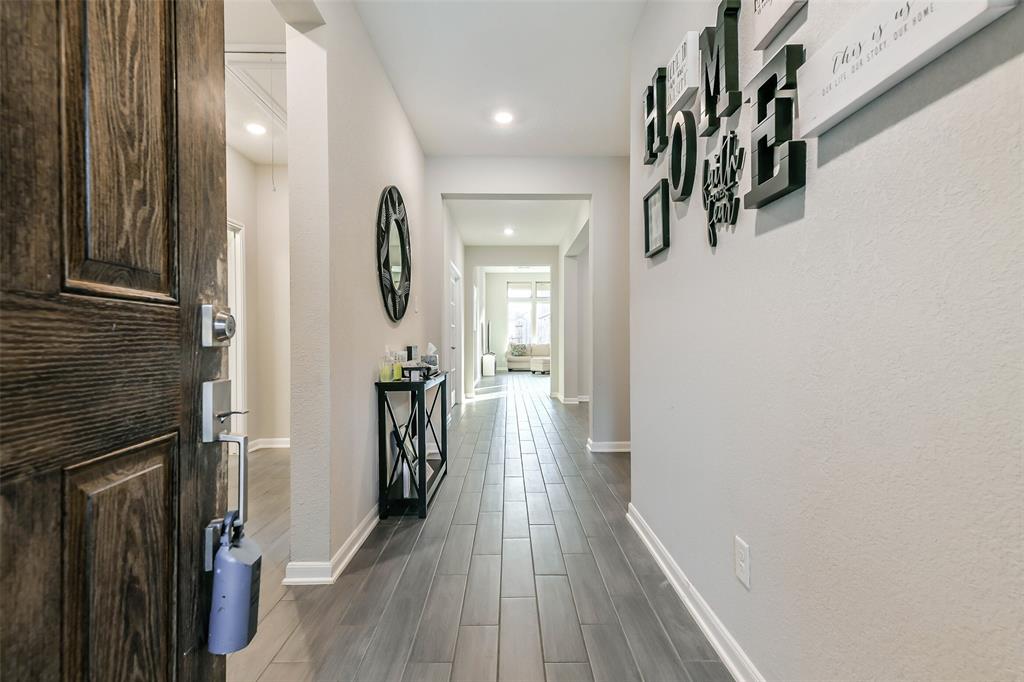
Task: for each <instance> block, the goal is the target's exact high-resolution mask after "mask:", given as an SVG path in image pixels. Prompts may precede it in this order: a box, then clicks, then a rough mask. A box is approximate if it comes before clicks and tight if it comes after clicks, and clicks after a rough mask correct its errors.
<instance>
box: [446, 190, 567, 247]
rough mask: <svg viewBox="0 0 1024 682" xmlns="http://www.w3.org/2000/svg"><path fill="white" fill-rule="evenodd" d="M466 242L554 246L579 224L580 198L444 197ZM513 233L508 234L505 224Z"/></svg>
mask: <svg viewBox="0 0 1024 682" xmlns="http://www.w3.org/2000/svg"><path fill="white" fill-rule="evenodd" d="M445 203H446V205H447V206H448V210H449V216H450V217H451V220H452V222H453V223H454V224H455V227H456V229H458V231H459V234H461V235H462V241H463V243H464V244H466V246H557V245H558V244H560V243H561V242H562V240H563V239H565V237H566V236H567V235H568V234H569V231H570V230H575V229H576V228H578V227H579V226H580V218H581V216H585V215H586V214H585V211H586V210H587V202H586V201H585V200H582V199H446V200H445ZM507 226H511V227H512V228H513V230H514V231H515V234H514V235H512V236H511V237H507V236H505V234H504V230H505V227H507Z"/></svg>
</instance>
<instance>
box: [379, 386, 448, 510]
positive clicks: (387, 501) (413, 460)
mask: <svg viewBox="0 0 1024 682" xmlns="http://www.w3.org/2000/svg"><path fill="white" fill-rule="evenodd" d="M376 386H377V460H378V475H379V478H378V480H379V485H380V494H379V498H378V506H379V508H378V511H379V514H380V518H382V519H386V518H387V517H388V515H389V514H390V513H391V512H392V511H399V510H401V511H405V510H406V509H408V508H410V507H412V508H415V509H416V510H417V511H418V513H419V517H420V518H421V519H422V518H426V516H427V504H428V503H429V502H430V500H431V499H433V497H434V495H435V494H436V493H437V489H438V487H440V485H441V481H442V480H443V479H444V477H445V476H447V475H448V399H447V396H446V393H447V390H448V373H447V372H441V373H440V374H437V375H435V376H432V377H430V378H429V379H425V380H421V381H411V380H409V379H396V380H394V381H378V382H377V383H376ZM431 389H436V390H435V391H434V397H433V400H432V401H431V404H430V409H427V392H428V391H430V390H431ZM395 392H403V393H408V394H409V396H410V399H411V403H410V405H409V418H408V419H407V420H405V422H404V423H402V424H400V423H399V421H398V418H397V417H395V410H394V408H393V407H392V405H391V400H390V398H389V397H388V396H389V394H390V393H395ZM438 402H440V404H441V415H440V416H441V419H440V424H439V427H440V431H441V434H440V437H438V431H437V429H436V428H435V426H434V424H435V422H434V419H433V417H434V409H435V408H436V407H437V405H438ZM389 421H390V423H391V429H390V434H389V432H388V428H387V426H388V422H389ZM428 430H429V431H430V432H431V433H432V434H433V435H434V441H435V442H436V443H437V446H438V448H439V449H440V452H439V453H437V455H436V456H434V457H431V458H430V459H429V460H428V455H427V431H428ZM403 465H405V466H408V468H409V473H410V477H411V478H412V487H411V488H412V489H411V490H410V496H409V497H406V496H405V494H404V492H403V479H402V471H403ZM428 465H429V467H430V469H431V471H430V472H429V473H428V471H427V468H428ZM412 495H414V497H413V496H412Z"/></svg>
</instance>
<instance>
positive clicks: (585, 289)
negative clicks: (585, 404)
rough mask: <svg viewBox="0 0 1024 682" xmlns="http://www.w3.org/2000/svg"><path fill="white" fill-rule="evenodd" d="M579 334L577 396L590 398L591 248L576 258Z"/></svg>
mask: <svg viewBox="0 0 1024 682" xmlns="http://www.w3.org/2000/svg"><path fill="white" fill-rule="evenodd" d="M576 274H577V284H576V286H577V290H576V293H577V296H578V299H577V305H578V306H579V307H578V311H579V312H578V315H579V317H578V319H577V321H578V324H579V326H578V334H577V337H576V342H577V346H576V366H577V370H578V372H579V374H577V376H576V395H577V396H586V397H587V398H589V397H590V383H591V376H592V375H593V372H594V365H593V361H592V357H593V344H594V340H593V336H592V331H593V329H592V328H593V323H594V315H593V309H594V308H593V305H594V301H593V298H592V297H591V295H590V247H587V248H586V249H584V250H583V252H582V253H580V255H578V256H576Z"/></svg>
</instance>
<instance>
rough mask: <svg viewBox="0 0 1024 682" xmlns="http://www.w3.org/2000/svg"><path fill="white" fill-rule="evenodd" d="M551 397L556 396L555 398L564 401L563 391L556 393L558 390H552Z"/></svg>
mask: <svg viewBox="0 0 1024 682" xmlns="http://www.w3.org/2000/svg"><path fill="white" fill-rule="evenodd" d="M551 397H552V398H554V399H555V400H557V401H559V402H563V401H564V399H563V397H562V394H561V393H556V392H554V391H552V392H551Z"/></svg>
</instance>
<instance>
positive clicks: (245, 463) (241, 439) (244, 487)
mask: <svg viewBox="0 0 1024 682" xmlns="http://www.w3.org/2000/svg"><path fill="white" fill-rule="evenodd" d="M217 440H218V441H219V442H221V443H235V444H236V445H238V519H237V521H236V524H237V525H239V526H244V525H245V520H246V518H248V516H249V490H248V488H249V476H248V475H247V470H248V468H249V436H244V435H241V434H237V433H218V434H217Z"/></svg>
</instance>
